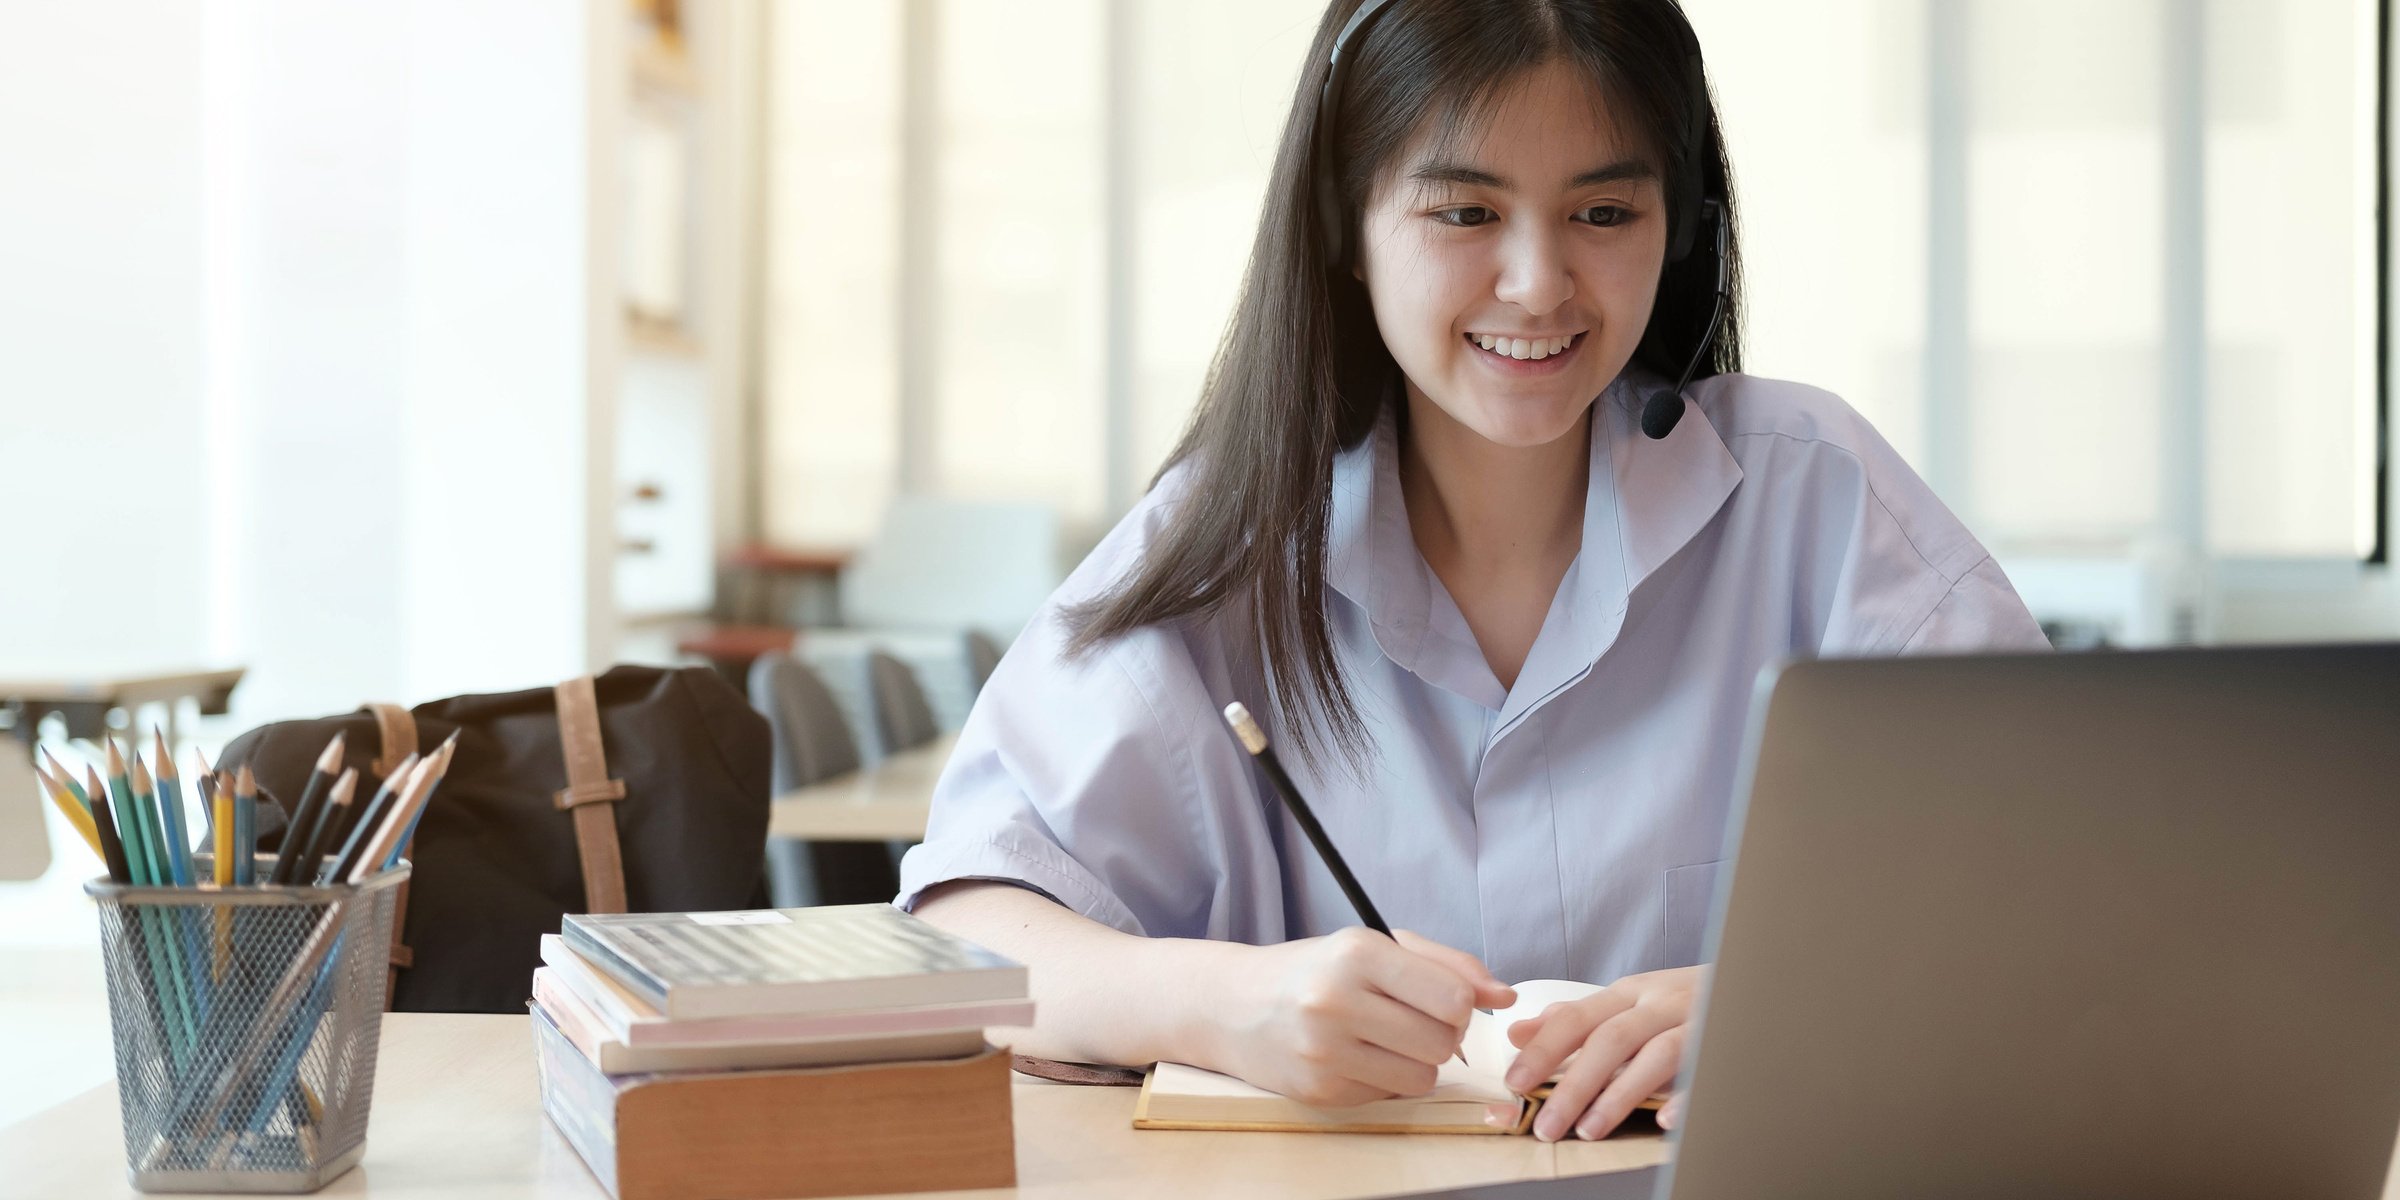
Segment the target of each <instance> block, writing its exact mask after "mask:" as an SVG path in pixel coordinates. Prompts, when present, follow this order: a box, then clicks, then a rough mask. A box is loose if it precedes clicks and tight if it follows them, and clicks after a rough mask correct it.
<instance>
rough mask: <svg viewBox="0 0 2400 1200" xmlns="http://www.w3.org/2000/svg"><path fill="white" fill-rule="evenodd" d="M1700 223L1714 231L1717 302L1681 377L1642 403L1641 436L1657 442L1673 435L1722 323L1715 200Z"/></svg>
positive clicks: (1721, 244) (1721, 240)
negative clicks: (1685, 397) (1689, 390)
mask: <svg viewBox="0 0 2400 1200" xmlns="http://www.w3.org/2000/svg"><path fill="white" fill-rule="evenodd" d="M1700 210H1701V212H1702V214H1703V216H1702V219H1703V220H1705V221H1707V222H1708V223H1709V224H1710V225H1712V226H1714V227H1715V241H1716V246H1715V250H1716V255H1717V298H1716V303H1715V304H1713V305H1712V306H1711V307H1710V308H1709V310H1708V329H1707V331H1706V332H1704V333H1702V334H1701V335H1700V344H1699V345H1698V346H1696V347H1693V349H1692V359H1691V361H1690V362H1687V363H1685V364H1684V365H1683V377H1682V378H1681V379H1678V380H1676V381H1675V386H1674V387H1672V388H1666V389H1662V390H1660V391H1655V392H1652V393H1650V398H1649V399H1648V400H1646V401H1643V402H1642V432H1643V433H1646V434H1648V435H1650V438H1651V440H1653V441H1656V440H1658V439H1659V438H1663V437H1665V436H1667V435H1668V434H1670V433H1673V432H1675V423H1676V422H1677V421H1680V420H1682V419H1683V389H1684V385H1686V384H1688V383H1690V382H1691V381H1692V373H1693V372H1694V371H1697V370H1699V369H1700V360H1701V358H1702V357H1704V356H1705V355H1707V353H1708V350H1709V347H1711V346H1713V345H1715V344H1716V341H1717V324H1718V323H1719V322H1721V321H1723V320H1724V319H1725V285H1726V282H1727V281H1726V278H1725V274H1726V273H1725V249H1726V246H1725V242H1726V229H1725V208H1724V206H1723V205H1721V204H1718V203H1717V202H1716V201H1714V200H1710V201H1707V202H1705V203H1703V204H1701V206H1700Z"/></svg>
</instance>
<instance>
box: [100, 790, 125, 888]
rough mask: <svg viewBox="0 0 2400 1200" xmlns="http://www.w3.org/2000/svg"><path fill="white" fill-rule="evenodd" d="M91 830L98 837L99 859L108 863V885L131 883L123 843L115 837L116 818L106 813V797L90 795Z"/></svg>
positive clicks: (101, 794)
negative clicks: (91, 799) (91, 802)
mask: <svg viewBox="0 0 2400 1200" xmlns="http://www.w3.org/2000/svg"><path fill="white" fill-rule="evenodd" d="M92 798H93V801H94V802H93V804H92V828H93V829H94V831H95V832H97V833H98V834H99V835H100V857H101V858H102V859H103V860H105V861H106V862H107V863H108V881H109V882H110V883H132V882H133V867H132V864H131V863H130V862H128V861H127V859H126V857H125V841H124V839H123V838H120V837H118V836H117V818H116V817H115V816H114V815H112V814H110V812H109V811H108V797H107V796H106V795H105V794H103V793H101V792H98V791H95V792H93V793H92Z"/></svg>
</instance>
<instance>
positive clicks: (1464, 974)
mask: <svg viewBox="0 0 2400 1200" xmlns="http://www.w3.org/2000/svg"><path fill="white" fill-rule="evenodd" d="M1392 937H1393V939H1394V940H1396V941H1398V942H1399V943H1400V945H1401V946H1402V948H1404V949H1406V950H1408V951H1409V952H1410V953H1412V954H1417V955H1421V956H1423V957H1425V958H1430V959H1432V960H1433V961H1435V962H1437V963H1440V964H1442V965H1443V966H1446V967H1448V968H1450V969H1451V970H1452V971H1455V972H1457V973H1458V975H1459V976H1460V978H1463V979H1465V980H1466V981H1467V982H1468V983H1469V984H1471V985H1473V987H1474V988H1475V1003H1476V1004H1477V1006H1479V1007H1483V1008H1506V1007H1508V1006H1509V1005H1511V1004H1514V1003H1516V1002H1517V989H1515V988H1512V987H1510V986H1508V985H1507V984H1505V983H1502V982H1500V977H1499V976H1497V975H1494V974H1492V969H1491V968H1490V967H1487V966H1485V965H1483V960H1482V959H1480V958H1477V957H1475V956H1474V955H1472V954H1469V953H1467V952H1466V951H1464V950H1460V949H1458V948H1456V947H1454V946H1445V945H1443V944H1441V943H1440V942H1437V941H1434V940H1433V939H1431V938H1428V937H1425V936H1424V935H1422V934H1417V933H1412V932H1410V931H1408V930H1406V929H1395V930H1393V931H1392Z"/></svg>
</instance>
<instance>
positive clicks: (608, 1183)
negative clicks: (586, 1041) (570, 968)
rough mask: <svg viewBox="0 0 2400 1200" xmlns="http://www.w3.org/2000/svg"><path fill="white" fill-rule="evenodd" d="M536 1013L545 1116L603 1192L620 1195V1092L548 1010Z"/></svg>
mask: <svg viewBox="0 0 2400 1200" xmlns="http://www.w3.org/2000/svg"><path fill="white" fill-rule="evenodd" d="M529 1007H530V1008H531V1009H532V1010H533V1013H532V1015H533V1048H534V1057H535V1058H536V1059H537V1060H539V1062H540V1065H541V1081H542V1111H543V1112H544V1113H546V1114H548V1115H549V1117H550V1123H551V1124H553V1125H556V1126H557V1127H558V1132H559V1133H560V1135H562V1136H564V1137H565V1138H566V1139H567V1144H568V1145H570V1146H573V1147H574V1148H575V1153H576V1154H578V1155H580V1156H581V1157H582V1158H583V1162H584V1165H585V1166H587V1167H590V1168H591V1170H592V1175H593V1177H594V1178H596V1179H598V1180H599V1181H600V1186H601V1187H603V1188H606V1189H607V1190H608V1194H609V1195H611V1196H614V1195H617V1194H618V1192H617V1137H616V1133H617V1130H616V1124H617V1090H616V1088H615V1087H614V1086H613V1085H612V1084H610V1083H609V1080H608V1077H607V1076H606V1075H603V1074H601V1073H600V1068H599V1067H597V1066H595V1065H594V1064H593V1063H592V1061H591V1060H590V1059H588V1058H585V1057H584V1056H583V1055H582V1054H581V1053H580V1052H578V1051H577V1050H576V1048H575V1047H574V1045H573V1044H572V1043H570V1042H568V1040H567V1037H566V1034H565V1033H564V1032H562V1031H561V1030H560V1029H559V1028H558V1026H557V1025H555V1024H553V1023H552V1022H551V1019H550V1014H549V1013H547V1012H545V1011H543V1009H542V1006H541V1005H539V1004H534V1005H530V1006H529Z"/></svg>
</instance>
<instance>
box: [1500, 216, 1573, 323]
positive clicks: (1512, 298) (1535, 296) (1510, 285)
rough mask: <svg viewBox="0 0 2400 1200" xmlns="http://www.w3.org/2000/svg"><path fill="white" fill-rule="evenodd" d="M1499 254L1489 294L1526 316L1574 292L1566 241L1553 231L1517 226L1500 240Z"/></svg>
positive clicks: (1549, 307) (1563, 300)
mask: <svg viewBox="0 0 2400 1200" xmlns="http://www.w3.org/2000/svg"><path fill="white" fill-rule="evenodd" d="M1499 254H1500V279H1499V282H1498V283H1497V284H1496V285H1495V286H1494V288H1493V294H1494V295H1496V296H1497V297H1498V298H1500V299H1501V300H1504V301H1507V302H1508V303H1510V304H1514V305H1516V306H1517V307H1518V308H1521V309H1524V310H1525V312H1526V313H1527V314H1528V315H1530V316H1536V317H1538V316H1541V315H1542V314H1544V313H1547V312H1549V311H1550V310H1552V309H1554V308H1557V307H1558V306H1559V305H1561V304H1564V303H1566V302H1567V301H1568V300H1569V299H1570V298H1572V297H1573V296H1574V295H1575V278H1574V276H1573V275H1572V274H1571V273H1569V271H1568V269H1567V253H1566V243H1565V240H1564V239H1563V238H1561V237H1560V236H1559V234H1558V233H1557V231H1555V230H1549V229H1543V228H1539V227H1535V226H1532V225H1524V226H1520V227H1518V228H1517V229H1514V230H1511V231H1510V233H1509V236H1507V237H1505V238H1502V239H1501V240H1500V248H1499Z"/></svg>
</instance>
